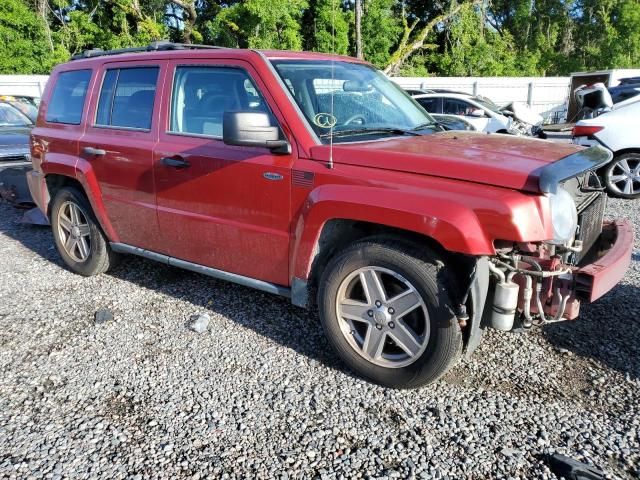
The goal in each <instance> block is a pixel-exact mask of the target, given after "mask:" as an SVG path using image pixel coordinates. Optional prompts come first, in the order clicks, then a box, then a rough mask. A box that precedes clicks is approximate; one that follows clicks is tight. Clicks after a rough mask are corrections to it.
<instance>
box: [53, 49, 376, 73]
mask: <svg viewBox="0 0 640 480" xmlns="http://www.w3.org/2000/svg"><path fill="white" fill-rule="evenodd" d="M175 45H182V44H175ZM133 50H136V49H123V50H113V51H104V52H103V51H101V50H89V51H87V52H84V54H80V55H77V56H75V57H73V58H72V60H71V61H69V62H67V63H65V64H63V65H65V66H69V67H68V68H67V67H65V70H66V69H76V68H86V67H87V66H89V65H93V64H98V65H99V64H102V63H111V62H129V61H135V60H172V59H176V58H181V59H198V58H202V59H205V58H210V57H212V56H214V57H216V58H229V59H232V58H233V59H240V60H249V59H254V60H255V58H256V56H260V57H262V58H267V59H269V60H321V61H331V60H333V61H340V62H350V63H363V64H367V62H365V61H363V60H359V59H357V58H353V57H348V56H346V55H333V54H327V53H317V52H292V51H286V50H254V49H244V48H223V47H220V48H218V47H214V46H194V47H193V48H190V47H189V46H186V47H184V48H167V49H158V50H145V48H144V47H141V48H140V49H139V51H133Z"/></svg>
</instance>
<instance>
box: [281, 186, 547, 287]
mask: <svg viewBox="0 0 640 480" xmlns="http://www.w3.org/2000/svg"><path fill="white" fill-rule="evenodd" d="M548 203H549V202H548V200H547V199H546V197H544V196H542V195H536V194H529V193H523V192H519V191H516V190H511V189H505V188H499V187H490V186H487V185H478V184H473V183H468V182H459V181H452V180H446V179H437V178H425V179H421V180H420V184H416V185H412V186H410V185H404V186H399V185H398V184H397V183H396V184H392V183H387V182H385V183H379V184H378V185H372V184H360V185H353V184H350V185H346V184H324V185H320V186H318V187H317V188H315V189H314V190H313V191H312V192H310V194H309V195H308V197H307V200H306V202H305V203H304V206H303V208H302V209H301V212H300V213H299V215H298V216H297V218H295V219H294V225H295V228H294V238H293V245H292V265H291V270H290V271H291V272H292V277H293V278H298V279H300V280H305V281H306V280H307V279H308V277H309V273H310V269H311V265H312V262H313V258H314V256H315V254H316V253H317V252H315V249H316V246H317V242H318V239H319V237H320V233H321V232H322V229H323V227H324V225H325V224H326V223H327V222H328V221H330V220H335V219H344V220H352V221H362V222H369V223H373V224H378V225H383V226H387V227H393V228H398V229H402V230H408V231H411V232H415V233H418V234H421V235H424V236H426V237H429V238H431V239H433V240H435V241H436V242H438V243H439V244H440V245H441V246H442V247H443V248H444V249H446V250H448V251H450V252H456V253H462V254H466V255H472V256H486V255H495V248H494V241H495V240H507V241H513V242H539V241H544V240H547V239H549V238H551V237H552V236H553V233H552V231H551V222H550V211H549V204H548Z"/></svg>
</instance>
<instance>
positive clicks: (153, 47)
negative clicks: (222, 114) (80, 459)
mask: <svg viewBox="0 0 640 480" xmlns="http://www.w3.org/2000/svg"><path fill="white" fill-rule="evenodd" d="M221 48H226V47H218V46H215V45H199V44H196V43H173V42H170V41H168V40H159V41H157V42H152V43H150V44H149V45H147V46H146V47H130V48H117V49H115V50H102V49H101V48H94V49H91V50H85V51H84V52H82V53H78V54H77V55H73V56H72V57H71V60H80V59H83V58H94V57H104V56H108V55H120V54H123V53H136V52H159V51H164V50H191V49H194V50H196V49H221Z"/></svg>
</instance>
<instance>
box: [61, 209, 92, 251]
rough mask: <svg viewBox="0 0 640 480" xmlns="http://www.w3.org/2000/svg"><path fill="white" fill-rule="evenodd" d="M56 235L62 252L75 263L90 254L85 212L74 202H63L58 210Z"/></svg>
mask: <svg viewBox="0 0 640 480" xmlns="http://www.w3.org/2000/svg"><path fill="white" fill-rule="evenodd" d="M58 235H59V237H60V242H61V243H62V247H63V248H64V251H65V252H66V253H67V255H69V256H70V257H71V258H72V259H73V260H74V261H76V262H84V261H86V260H87V259H88V258H89V255H90V254H91V229H90V227H89V222H88V220H87V215H86V214H85V212H84V211H83V210H82V208H80V206H79V205H77V204H76V203H74V202H64V203H63V204H62V206H61V207H60V209H59V210H58Z"/></svg>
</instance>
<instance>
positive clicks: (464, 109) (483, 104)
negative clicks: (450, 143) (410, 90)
mask: <svg viewBox="0 0 640 480" xmlns="http://www.w3.org/2000/svg"><path fill="white" fill-rule="evenodd" d="M413 98H414V99H415V100H416V101H417V102H418V103H419V104H420V105H422V106H423V107H424V109H425V110H426V111H427V112H429V113H435V114H445V115H454V116H456V117H458V118H461V119H463V120H465V121H467V122H469V123H471V124H472V125H473V126H474V128H475V129H476V130H478V131H480V132H486V133H509V134H512V135H529V136H534V135H537V134H538V133H539V132H541V125H542V117H541V116H539V115H537V114H535V113H533V112H531V110H529V109H527V108H526V107H520V106H519V107H517V108H514V106H513V104H509V105H508V106H507V107H506V108H504V107H503V108H500V107H498V106H497V105H496V104H495V103H493V102H492V101H491V100H489V99H488V98H485V97H480V96H473V95H468V94H465V93H427V94H420V95H414V96H413ZM519 113H520V114H522V115H523V116H519V115H518V114H519ZM524 116H526V118H524Z"/></svg>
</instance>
